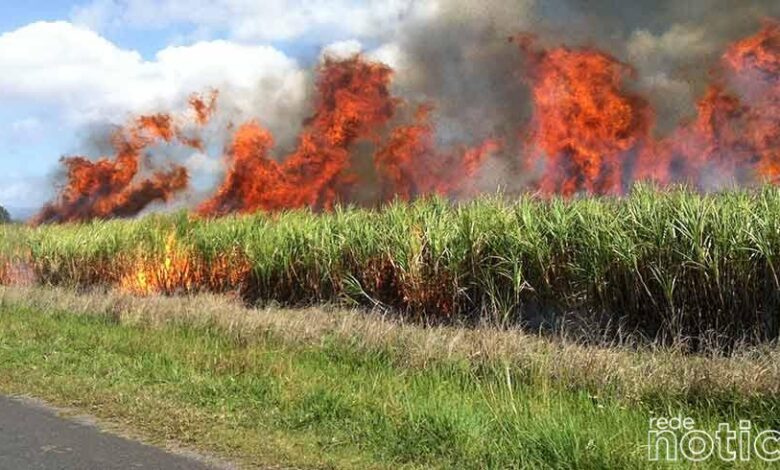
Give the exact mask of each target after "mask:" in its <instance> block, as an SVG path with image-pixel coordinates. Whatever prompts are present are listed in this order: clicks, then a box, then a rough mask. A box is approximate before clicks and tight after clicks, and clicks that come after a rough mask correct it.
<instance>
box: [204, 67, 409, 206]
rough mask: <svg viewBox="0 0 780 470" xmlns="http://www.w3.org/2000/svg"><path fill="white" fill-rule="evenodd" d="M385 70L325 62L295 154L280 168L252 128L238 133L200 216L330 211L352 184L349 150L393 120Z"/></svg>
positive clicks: (262, 133)
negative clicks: (224, 171)
mask: <svg viewBox="0 0 780 470" xmlns="http://www.w3.org/2000/svg"><path fill="white" fill-rule="evenodd" d="M391 75H392V71H391V69H390V68H388V67H386V66H384V65H381V64H377V63H371V62H368V61H365V60H364V59H363V58H361V57H360V56H356V57H353V58H351V59H347V60H340V61H337V60H334V59H326V60H325V62H324V63H323V64H322V65H321V66H320V69H319V79H318V82H317V93H318V95H317V99H316V102H315V112H314V115H313V116H312V117H311V118H309V119H308V120H307V121H306V123H305V127H304V130H303V133H302V135H301V136H300V137H299V142H298V148H297V150H296V151H295V152H294V153H293V154H292V155H289V156H287V157H286V158H285V159H284V160H283V161H282V163H277V162H276V161H274V160H271V159H270V157H269V156H268V153H269V151H270V149H271V148H272V147H273V137H272V136H271V134H270V133H269V132H268V131H266V130H265V129H263V128H262V127H260V125H258V124H257V123H255V122H250V123H247V124H244V125H242V126H241V127H240V128H239V129H238V131H237V132H236V136H235V138H234V140H233V144H232V146H231V147H230V149H229V152H228V154H229V158H230V167H229V168H228V170H227V174H226V176H225V180H224V182H223V183H222V185H221V186H220V187H219V189H218V190H217V192H216V194H215V195H214V196H213V197H212V198H211V199H209V200H207V201H206V202H204V203H203V204H202V205H201V206H200V208H199V212H200V213H201V214H203V215H220V214H226V213H229V212H255V211H257V210H281V209H290V208H296V207H312V208H315V209H318V208H320V209H327V208H330V207H331V206H332V205H333V203H334V202H335V201H336V199H337V198H338V197H339V195H340V193H341V192H343V191H344V190H345V189H346V188H347V187H348V186H349V185H350V184H351V183H353V182H354V177H353V176H352V175H350V174H349V164H350V161H349V157H350V148H351V147H352V145H353V144H354V143H355V142H356V141H358V140H360V139H376V138H378V136H377V134H376V130H377V129H378V128H379V127H380V126H382V125H383V124H385V123H386V122H387V121H388V120H389V119H390V118H391V117H392V116H393V113H394V112H395V107H396V101H395V100H394V99H393V98H392V96H391V95H390V92H389V90H388V86H389V82H390V77H391Z"/></svg>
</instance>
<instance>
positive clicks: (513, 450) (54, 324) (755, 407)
mask: <svg viewBox="0 0 780 470" xmlns="http://www.w3.org/2000/svg"><path fill="white" fill-rule="evenodd" d="M347 333H348V332H347ZM406 354H407V352H406V349H405V348H403V347H399V345H396V347H392V345H390V344H382V343H376V342H375V343H372V342H365V341H361V340H360V337H359V335H357V334H356V335H350V334H324V335H321V336H319V337H317V338H316V340H311V339H310V340H307V341H293V340H290V339H289V337H288V336H286V335H285V334H281V333H280V332H278V331H274V330H273V329H272V328H264V329H259V330H253V331H252V332H248V331H242V330H241V329H240V328H239V329H235V328H234V330H233V331H229V330H226V329H225V328H224V327H223V326H220V325H219V324H217V323H214V322H213V321H205V322H200V323H194V322H188V321H182V320H181V319H179V320H175V321H165V322H162V323H159V324H155V323H152V322H144V321H136V322H128V321H124V320H123V319H122V317H121V316H118V315H114V316H112V315H91V314H75V313H69V312H65V311H59V310H57V309H43V308H32V307H30V306H29V304H25V303H24V302H15V301H13V300H10V301H9V300H3V302H0V390H2V391H3V392H4V393H25V394H33V395H35V396H38V397H42V398H45V399H47V400H51V401H53V402H55V403H57V404H61V405H67V406H74V407H76V408H78V409H81V410H86V411H88V412H91V413H93V414H95V415H97V416H98V417H100V418H103V419H108V420H110V421H112V422H119V423H123V424H124V425H125V426H128V427H129V428H130V429H132V430H135V431H136V432H139V433H140V434H141V435H143V436H145V437H146V438H147V439H150V440H151V441H152V442H158V443H164V442H170V441H173V442H177V443H180V444H184V445H187V446H190V447H194V448H196V449H200V450H205V451H209V452H213V453H215V454H216V455H218V456H222V457H227V458H229V459H234V460H236V461H239V462H242V463H244V464H246V465H257V466H264V465H293V466H301V467H311V468H399V467H407V468H651V467H652V466H651V465H650V463H649V462H647V461H646V450H645V449H644V448H643V447H642V446H643V444H644V443H645V439H646V433H647V426H648V424H647V423H648V419H649V417H651V416H653V415H654V414H655V415H676V414H678V413H681V414H682V415H684V416H691V417H693V418H695V419H696V421H697V424H698V425H700V426H702V427H705V428H708V429H714V428H715V423H717V422H720V421H729V422H732V423H735V422H737V421H738V419H753V420H754V424H755V425H756V426H757V427H759V428H762V429H763V428H766V427H768V426H771V425H774V424H777V423H775V422H774V421H773V419H774V418H773V416H775V415H776V414H775V413H772V412H771V410H776V409H777V400H776V398H772V396H771V395H770V396H764V397H763V398H762V397H757V398H755V399H751V400H745V401H744V402H734V403H741V404H739V405H735V404H734V403H729V402H727V401H721V400H710V399H708V397H707V396H706V391H705V392H704V393H705V395H704V396H701V397H699V398H700V399H698V400H692V399H691V396H687V397H685V396H683V397H680V396H678V395H676V394H672V393H670V394H664V393H663V392H660V393H657V394H656V395H654V396H652V397H650V396H648V397H645V399H643V400H640V401H638V402H637V401H636V400H634V401H631V400H629V398H628V397H626V396H622V395H620V394H617V395H613V396H609V395H608V394H605V395H603V396H596V395H594V393H593V390H588V389H586V388H584V387H579V386H577V384H576V383H570V384H566V383H560V382H556V381H554V380H552V379H551V378H550V376H549V375H547V374H546V373H545V371H541V370H539V371H536V372H533V373H529V370H528V369H526V368H524V367H523V364H520V363H513V362H511V361H504V360H498V359H490V360H484V361H480V360H471V359H468V358H464V357H459V356H452V357H449V358H448V357H444V356H434V357H431V358H429V360H427V361H426V362H425V363H424V364H415V363H413V362H410V361H408V360H407V359H408V358H407V356H406ZM713 397H714V395H713ZM752 464H753V465H758V462H752ZM724 468H725V465H724Z"/></svg>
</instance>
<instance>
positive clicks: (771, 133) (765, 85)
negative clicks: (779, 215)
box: [636, 22, 780, 189]
mask: <svg viewBox="0 0 780 470" xmlns="http://www.w3.org/2000/svg"><path fill="white" fill-rule="evenodd" d="M722 62H723V65H724V71H725V73H726V79H727V81H728V82H729V83H730V84H732V85H733V88H734V91H735V92H732V91H729V89H728V88H727V86H726V85H725V84H713V85H711V86H710V87H709V89H708V90H707V93H706V94H705V95H704V97H703V98H702V99H701V100H700V101H699V104H698V115H697V117H696V119H695V120H694V121H693V122H692V123H690V124H688V125H685V126H683V127H681V128H680V129H678V130H677V131H675V132H674V133H673V134H672V135H671V136H670V137H668V138H666V139H663V140H662V141H661V142H657V143H655V144H654V145H652V146H651V147H648V149H646V150H645V151H644V152H643V153H642V157H641V158H640V160H639V163H638V165H637V175H636V176H637V178H638V179H654V180H656V181H658V182H660V183H662V184H667V183H670V182H685V183H688V184H691V185H693V186H695V187H699V188H703V189H706V188H708V187H709V186H711V185H712V184H713V183H718V184H722V183H724V182H731V183H737V184H749V183H751V182H754V181H762V180H766V181H769V182H772V183H778V182H780V24H778V23H776V22H767V23H766V25H765V26H764V27H763V28H762V29H761V31H759V32H758V33H757V34H755V35H753V36H751V37H748V38H746V39H743V40H741V41H738V42H736V43H734V44H733V45H732V46H731V47H729V49H728V50H727V51H726V53H725V54H724V55H723V60H722Z"/></svg>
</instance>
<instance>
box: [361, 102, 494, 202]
mask: <svg viewBox="0 0 780 470" xmlns="http://www.w3.org/2000/svg"><path fill="white" fill-rule="evenodd" d="M432 112H433V106H432V105H430V104H425V105H422V106H420V107H419V108H418V109H417V112H416V114H415V123H414V124H411V125H407V126H401V127H398V128H397V129H395V130H394V131H393V133H392V135H391V136H390V139H389V140H388V142H387V143H386V144H385V145H384V147H383V148H382V149H381V150H380V151H379V152H377V154H376V155H375V156H374V164H375V166H376V168H377V172H378V174H379V177H380V180H381V181H382V185H383V188H382V197H383V199H384V200H391V199H393V198H394V197H397V198H399V199H402V200H410V199H412V198H414V197H417V196H422V195H426V194H442V195H451V194H454V193H456V192H458V191H460V190H462V188H463V186H464V184H465V182H467V181H468V180H470V179H471V178H472V177H473V176H474V175H475V174H476V173H477V171H478V170H479V168H480V166H481V165H482V162H483V161H484V160H485V157H486V156H487V155H489V154H490V153H492V152H494V151H496V150H498V148H499V147H500V145H499V143H498V142H497V141H496V140H493V139H487V140H485V141H484V142H483V143H482V144H481V145H479V146H477V147H474V148H463V149H459V150H457V151H455V152H453V153H449V154H443V153H441V152H439V151H438V150H437V149H436V147H435V142H434V140H435V138H434V128H433V126H432V125H431V123H430V115H431V113H432Z"/></svg>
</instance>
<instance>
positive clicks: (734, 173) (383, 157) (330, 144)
mask: <svg viewBox="0 0 780 470" xmlns="http://www.w3.org/2000/svg"><path fill="white" fill-rule="evenodd" d="M512 40H513V42H515V43H516V44H517V45H518V46H519V48H520V50H521V52H522V54H523V55H524V56H525V57H526V59H527V62H528V64H529V67H528V77H527V79H528V84H529V85H530V89H531V98H532V119H531V122H530V126H529V128H528V129H526V131H527V132H524V135H527V136H529V138H528V140H527V141H526V142H509V145H507V146H506V148H513V147H514V145H515V144H516V143H518V144H520V145H521V146H523V144H525V149H524V150H525V152H524V157H523V159H524V163H526V165H525V166H524V167H525V168H526V169H527V170H528V171H529V172H533V173H529V174H530V175H531V176H532V177H534V176H537V175H535V174H534V173H535V172H537V171H539V170H540V169H541V174H539V175H538V177H537V179H536V184H535V186H536V189H538V190H539V191H540V192H541V193H542V194H548V195H549V194H561V195H564V196H571V195H574V194H580V193H584V194H593V195H601V194H620V193H623V192H624V191H626V190H627V189H628V187H629V185H630V184H631V183H633V182H634V181H637V180H646V179H650V180H655V181H657V182H658V183H660V184H670V183H676V182H684V183H688V184H690V185H693V186H695V187H698V188H701V189H709V188H712V187H719V186H721V185H723V184H724V183H726V182H734V183H736V184H753V183H756V182H761V181H769V182H771V183H774V184H780V23H778V22H776V21H769V20H767V21H766V22H765V24H764V26H763V27H762V28H761V29H760V31H759V32H758V33H756V34H754V35H753V36H750V37H747V38H745V39H742V40H740V41H737V42H735V43H734V44H732V45H731V46H730V47H728V49H727V50H726V52H725V53H724V54H723V56H722V58H721V62H720V65H721V67H720V69H719V70H717V71H716V72H714V73H713V76H714V77H716V79H715V81H714V82H713V83H712V84H711V85H710V86H709V87H708V89H707V91H706V93H705V94H704V95H703V97H702V98H701V99H700V101H699V103H698V106H697V113H696V115H695V117H694V118H693V119H691V120H690V121H689V122H686V123H684V124H682V125H681V126H679V127H678V128H677V129H676V130H674V131H673V132H671V133H670V134H669V135H668V136H666V137H663V138H660V139H656V138H654V137H653V136H652V135H651V130H652V127H653V121H654V113H653V110H652V109H651V107H650V105H649V103H648V102H647V101H646V100H645V99H643V98H642V97H640V96H639V95H638V94H636V93H633V92H631V91H630V90H629V89H628V86H629V85H630V80H631V79H632V78H634V75H635V71H634V69H633V68H632V67H630V66H629V65H627V64H624V63H622V62H620V61H619V60H617V59H616V58H614V57H612V56H611V55H609V54H606V53H604V52H601V51H598V50H595V49H591V48H569V47H563V46H561V47H554V48H543V47H541V46H540V45H539V44H538V41H536V39H535V38H534V37H533V36H531V35H518V36H516V37H514V38H512ZM317 72H318V78H317V81H316V90H315V91H316V94H315V101H314V103H313V104H314V112H313V113H312V115H311V117H310V118H309V119H307V120H306V121H305V122H304V123H303V130H302V132H301V134H300V135H299V137H298V141H297V148H296V149H295V151H294V152H293V153H291V154H289V155H286V156H285V157H284V158H282V159H279V160H276V159H274V158H273V157H272V156H271V152H272V150H273V147H274V138H273V136H272V134H271V133H270V132H269V131H268V130H266V129H264V128H263V127H262V126H261V125H260V124H259V123H258V122H256V121H250V122H246V123H243V124H241V125H239V126H238V127H237V129H236V130H235V133H234V135H233V136H232V141H231V143H230V144H229V145H228V147H227V149H226V152H225V153H226V154H227V160H226V163H227V168H226V172H225V176H224V179H223V181H222V182H221V184H220V185H219V186H218V188H217V190H216V191H215V193H214V194H213V195H212V196H211V197H209V198H208V199H207V200H206V201H205V202H203V203H202V204H201V205H200V206H199V207H198V209H197V211H198V213H199V214H201V215H205V216H211V215H223V214H228V213H232V212H242V213H246V212H255V211H260V210H263V211H277V210H284V209H291V208H299V207H309V208H312V209H314V210H328V209H330V208H331V207H332V206H333V205H334V204H335V203H336V202H338V201H347V202H348V201H349V197H350V193H351V191H350V190H351V188H352V186H353V185H355V184H357V183H359V182H362V183H365V182H366V181H367V180H364V181H360V180H359V179H358V175H357V174H356V170H355V168H361V169H363V168H366V165H363V164H362V163H369V162H356V161H355V159H356V158H358V157H357V156H356V155H355V154H356V153H357V152H355V151H354V150H355V148H356V147H357V146H356V144H357V143H358V142H360V141H369V142H372V143H373V144H375V146H376V147H377V150H376V151H375V152H374V155H373V167H374V171H375V173H376V176H377V179H378V182H379V184H380V186H381V200H382V201H387V200H391V199H393V198H400V199H403V200H410V199H413V198H415V197H419V196H423V195H427V194H442V195H447V196H461V195H467V194H468V193H469V191H471V190H472V189H473V185H470V183H471V182H472V181H473V180H474V179H475V178H476V176H477V174H478V173H479V170H480V168H481V166H482V164H483V162H484V161H485V159H486V158H487V156H489V155H490V154H492V153H494V152H496V151H497V150H499V149H500V148H502V147H503V144H504V141H499V140H496V139H485V140H484V141H482V142H481V143H478V144H477V145H475V146H473V147H467V146H459V147H455V148H454V149H450V150H446V151H443V150H441V149H439V148H438V147H437V142H436V129H435V126H434V124H433V123H432V116H433V112H434V108H435V106H434V104H433V103H426V104H423V105H421V106H419V107H418V108H417V112H416V113H415V116H414V119H413V121H412V122H400V123H399V124H398V125H397V126H396V127H395V128H393V129H392V130H390V131H387V129H386V128H387V124H388V123H389V122H390V121H391V120H397V119H394V118H396V114H397V110H398V109H399V108H400V107H401V106H406V105H409V103H407V102H406V101H404V100H401V99H399V98H396V97H394V96H393V95H392V94H391V92H390V86H391V79H392V75H393V71H392V70H391V69H390V68H389V67H387V66H385V65H383V64H379V63H375V62H371V61H369V60H367V59H365V58H363V57H362V56H360V55H357V56H354V57H352V58H348V59H340V60H337V59H333V58H326V59H325V60H324V61H323V62H322V64H321V65H320V66H319V67H318V70H317ZM216 99H217V93H216V92H214V93H212V94H211V95H210V96H206V97H201V96H193V97H192V98H191V99H190V107H191V111H192V113H191V116H190V118H191V120H192V121H193V122H194V124H195V125H197V126H203V125H205V124H206V123H207V122H208V120H209V118H210V116H211V115H212V113H213V112H214V110H215V107H216ZM518 131H520V129H519V130H518ZM156 143H176V144H180V145H184V146H188V147H191V148H194V149H199V150H203V149H204V145H203V143H202V142H201V141H200V139H199V138H197V137H192V136H191V135H188V134H187V133H186V132H184V131H183V130H182V126H180V125H179V124H178V120H177V119H174V117H173V116H171V115H168V114H156V115H149V116H141V117H139V118H136V119H135V120H133V121H132V122H131V124H130V125H128V127H127V128H126V129H123V130H121V131H119V132H117V133H116V135H115V136H114V139H113V145H114V149H115V155H114V156H113V157H112V158H102V159H100V160H97V161H90V160H88V159H86V158H84V157H79V156H76V157H68V158H64V159H63V163H64V166H65V168H66V171H67V183H66V184H65V185H64V187H63V188H62V190H61V192H60V194H59V196H58V197H57V199H56V200H55V201H54V202H52V203H49V204H48V205H46V206H45V207H44V208H43V210H42V211H41V212H40V213H39V214H38V216H37V217H36V218H35V219H34V220H33V222H34V223H36V224H40V223H48V222H69V221H85V220H89V219H92V218H111V217H125V216H132V215H135V214H137V213H139V212H140V211H141V210H143V209H144V208H145V207H147V206H148V205H149V204H150V203H152V202H154V201H163V202H164V201H168V200H170V199H171V197H172V196H173V195H174V194H175V193H177V192H178V191H181V190H183V189H184V188H186V187H187V184H188V175H187V171H186V169H185V168H183V167H182V166H180V165H174V164H171V165H170V167H169V168H168V169H165V170H158V171H152V172H151V173H150V172H149V171H146V172H144V171H143V169H142V168H141V155H142V153H143V152H144V151H145V149H147V148H149V147H150V146H151V145H154V144H156ZM506 153H508V152H506ZM363 154H365V152H362V151H361V152H360V155H363ZM515 158H516V157H515ZM356 163H358V164H357V165H356ZM523 176H524V179H528V178H526V176H527V175H523Z"/></svg>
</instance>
